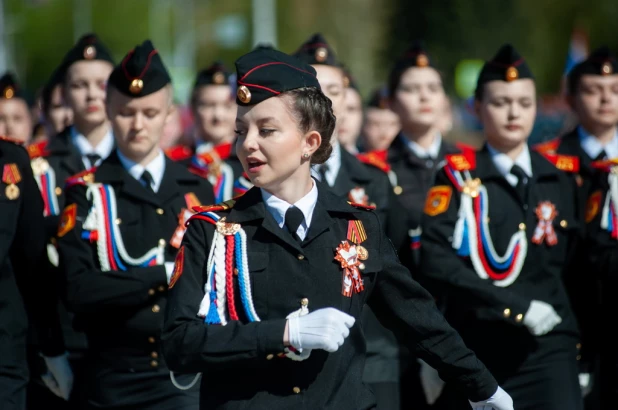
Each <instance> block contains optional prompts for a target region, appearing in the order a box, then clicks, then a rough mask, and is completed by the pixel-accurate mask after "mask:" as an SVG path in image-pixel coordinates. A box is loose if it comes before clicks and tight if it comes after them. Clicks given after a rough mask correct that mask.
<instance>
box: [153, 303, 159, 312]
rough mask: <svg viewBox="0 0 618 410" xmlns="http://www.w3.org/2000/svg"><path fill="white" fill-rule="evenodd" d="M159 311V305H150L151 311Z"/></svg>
mask: <svg viewBox="0 0 618 410" xmlns="http://www.w3.org/2000/svg"><path fill="white" fill-rule="evenodd" d="M160 311H161V308H160V307H159V305H154V306H153V307H152V313H159V312H160Z"/></svg>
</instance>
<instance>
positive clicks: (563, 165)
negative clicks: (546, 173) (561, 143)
mask: <svg viewBox="0 0 618 410" xmlns="http://www.w3.org/2000/svg"><path fill="white" fill-rule="evenodd" d="M541 154H542V155H543V156H544V157H545V158H546V159H547V160H548V161H549V162H551V163H552V164H554V165H555V166H556V168H558V169H559V170H561V171H565V172H579V158H578V157H575V156H572V155H559V154H550V153H541Z"/></svg>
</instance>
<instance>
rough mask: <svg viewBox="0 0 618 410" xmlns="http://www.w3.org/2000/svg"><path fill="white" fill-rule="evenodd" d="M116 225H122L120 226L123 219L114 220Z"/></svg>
mask: <svg viewBox="0 0 618 410" xmlns="http://www.w3.org/2000/svg"><path fill="white" fill-rule="evenodd" d="M114 223H115V224H116V225H120V224H121V223H122V219H120V218H116V219H115V220H114Z"/></svg>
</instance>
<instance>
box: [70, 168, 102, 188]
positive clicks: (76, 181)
mask: <svg viewBox="0 0 618 410" xmlns="http://www.w3.org/2000/svg"><path fill="white" fill-rule="evenodd" d="M96 170H97V167H92V168H90V169H87V170H85V171H82V172H80V173H78V174H75V175H73V176H70V177H68V178H67V179H66V180H65V183H64V184H65V189H68V188H70V187H72V186H73V185H86V184H90V183H93V182H94V173H95V171H96Z"/></svg>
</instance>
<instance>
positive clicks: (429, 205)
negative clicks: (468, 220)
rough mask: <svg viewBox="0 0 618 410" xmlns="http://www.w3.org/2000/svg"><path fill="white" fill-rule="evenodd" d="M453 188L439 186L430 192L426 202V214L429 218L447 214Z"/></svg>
mask: <svg viewBox="0 0 618 410" xmlns="http://www.w3.org/2000/svg"><path fill="white" fill-rule="evenodd" d="M452 194H453V188H451V187H450V186H448V185H438V186H435V187H433V188H431V189H430V190H429V192H428V193H427V199H426V200H425V210H424V212H425V213H426V214H427V215H429V216H436V215H440V214H441V213H444V212H446V210H447V209H448V205H449V204H450V202H451V196H452Z"/></svg>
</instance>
